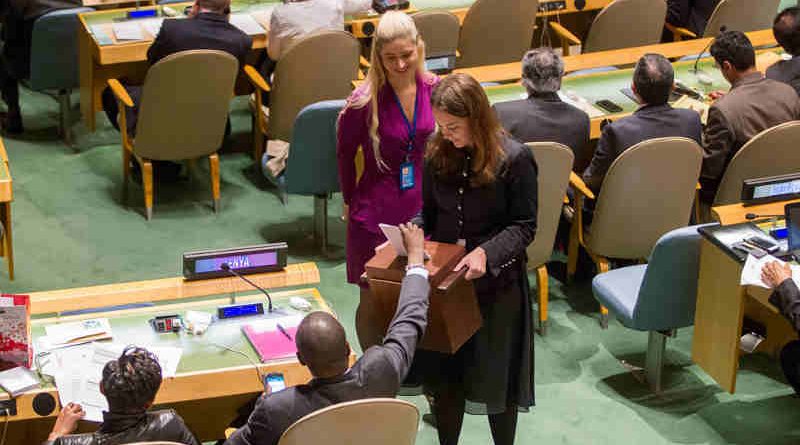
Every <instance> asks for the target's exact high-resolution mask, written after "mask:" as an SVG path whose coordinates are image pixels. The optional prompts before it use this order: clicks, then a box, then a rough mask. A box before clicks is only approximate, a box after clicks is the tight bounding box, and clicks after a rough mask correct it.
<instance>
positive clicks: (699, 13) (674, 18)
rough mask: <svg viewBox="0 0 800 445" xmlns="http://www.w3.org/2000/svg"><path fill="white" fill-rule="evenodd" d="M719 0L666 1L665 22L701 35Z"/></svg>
mask: <svg viewBox="0 0 800 445" xmlns="http://www.w3.org/2000/svg"><path fill="white" fill-rule="evenodd" d="M719 1H720V0H667V19H666V22H667V23H669V24H671V25H675V26H679V27H681V28H686V29H688V30H689V31H691V32H693V33H695V34H697V35H698V36H701V35H703V31H705V29H706V24H707V23H708V19H709V18H710V17H711V13H712V12H714V8H716V7H717V3H719Z"/></svg>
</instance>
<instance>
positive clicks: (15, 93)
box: [0, 0, 83, 134]
mask: <svg viewBox="0 0 800 445" xmlns="http://www.w3.org/2000/svg"><path fill="white" fill-rule="evenodd" d="M2 3H3V5H2V7H0V17H2V19H3V21H2V28H1V29H0V31H1V32H2V38H0V40H2V41H3V42H4V43H5V44H4V45H2V46H0V93H2V94H1V95H2V97H3V101H4V102H5V103H6V107H7V109H8V111H7V112H5V113H0V129H2V130H3V131H4V132H6V133H8V134H19V133H22V132H23V131H24V127H23V126H22V112H21V110H20V105H19V81H20V80H23V79H27V78H28V77H30V69H31V40H32V34H33V22H35V21H36V19H38V18H39V17H41V16H42V15H44V14H46V13H48V12H51V11H55V10H57V9H68V8H76V7H79V6H81V5H82V4H83V3H82V1H81V0H10V1H9V0H2ZM76 62H77V61H76Z"/></svg>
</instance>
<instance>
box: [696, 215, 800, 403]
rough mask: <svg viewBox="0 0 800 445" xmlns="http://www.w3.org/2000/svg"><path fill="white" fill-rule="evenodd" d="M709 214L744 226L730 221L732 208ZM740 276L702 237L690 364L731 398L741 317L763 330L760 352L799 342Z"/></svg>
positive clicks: (764, 295) (762, 293)
mask: <svg viewBox="0 0 800 445" xmlns="http://www.w3.org/2000/svg"><path fill="white" fill-rule="evenodd" d="M782 204H785V203H782ZM726 207H731V206H726ZM712 211H715V212H716V213H717V214H722V215H725V219H726V222H727V223H729V224H734V223H740V222H744V221H745V219H744V217H743V215H741V216H742V217H741V218H739V219H737V218H735V217H733V216H734V213H735V212H734V211H732V210H731V209H719V208H715V209H712ZM741 274H742V264H741V263H740V262H739V261H738V260H735V259H733V258H732V257H730V256H729V255H728V254H726V253H725V252H724V251H723V250H722V249H720V248H718V247H717V246H716V245H714V244H713V243H712V242H711V241H709V240H707V239H706V238H703V239H702V241H701V245H700V271H699V278H698V280H699V281H698V287H697V308H696V310H695V318H694V335H693V337H692V361H694V362H695V363H697V365H698V366H700V367H701V368H702V369H703V370H704V371H705V372H706V373H707V374H708V375H710V376H711V377H712V378H713V379H714V380H715V381H716V382H717V384H719V386H720V387H722V388H723V389H724V390H726V391H728V392H730V393H733V392H735V391H736V373H737V371H738V369H739V356H740V352H739V341H740V337H741V330H742V320H743V318H744V316H745V315H746V316H747V317H748V318H750V319H752V320H754V321H757V322H759V323H761V324H763V325H764V326H765V327H766V330H767V339H766V340H765V341H764V342H763V343H762V344H761V345H759V347H758V351H759V352H766V353H768V354H770V355H773V356H776V355H777V354H778V353H779V351H780V349H781V348H782V347H783V345H785V344H786V343H787V342H788V341H790V340H792V339H794V338H797V332H795V331H794V329H793V328H792V326H791V325H790V324H789V323H788V322H787V321H786V319H784V318H783V316H781V315H780V314H779V313H778V311H777V310H776V309H775V308H774V307H773V306H772V305H771V304H769V302H768V298H769V294H770V292H769V291H768V290H766V289H761V288H756V287H752V286H747V287H743V286H740V285H739V280H740V277H741Z"/></svg>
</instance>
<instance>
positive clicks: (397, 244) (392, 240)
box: [378, 224, 408, 256]
mask: <svg viewBox="0 0 800 445" xmlns="http://www.w3.org/2000/svg"><path fill="white" fill-rule="evenodd" d="M378 227H380V229H381V232H383V235H384V236H386V239H388V240H389V244H391V245H392V247H394V251H395V252H397V254H398V255H400V256H408V252H407V251H406V243H405V241H403V232H401V231H400V228H399V227H397V226H392V225H389V224H378Z"/></svg>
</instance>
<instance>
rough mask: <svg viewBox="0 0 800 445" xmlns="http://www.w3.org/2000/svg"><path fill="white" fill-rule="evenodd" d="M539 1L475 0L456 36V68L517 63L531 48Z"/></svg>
mask: <svg viewBox="0 0 800 445" xmlns="http://www.w3.org/2000/svg"><path fill="white" fill-rule="evenodd" d="M538 10H539V1H538V0H476V1H475V3H473V4H472V6H470V8H469V10H468V11H467V15H466V17H464V23H462V24H461V34H460V35H459V38H458V49H459V51H460V52H461V57H459V58H458V60H457V64H456V66H457V67H458V68H468V67H471V66H480V65H493V64H498V63H508V62H519V61H520V60H521V59H522V56H523V55H524V54H525V51H527V50H528V49H529V48H530V47H531V39H532V38H533V27H534V24H535V23H536V13H537V11H538Z"/></svg>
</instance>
